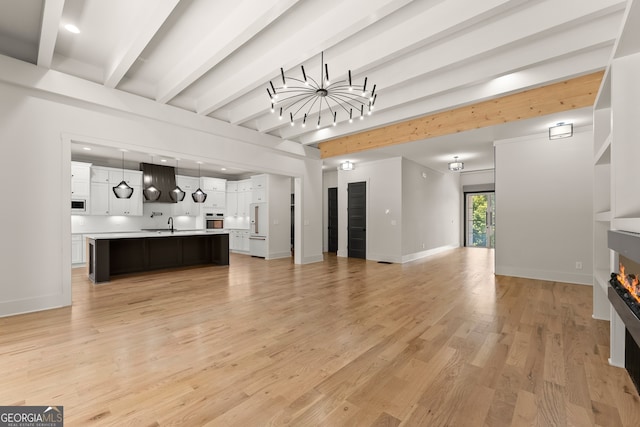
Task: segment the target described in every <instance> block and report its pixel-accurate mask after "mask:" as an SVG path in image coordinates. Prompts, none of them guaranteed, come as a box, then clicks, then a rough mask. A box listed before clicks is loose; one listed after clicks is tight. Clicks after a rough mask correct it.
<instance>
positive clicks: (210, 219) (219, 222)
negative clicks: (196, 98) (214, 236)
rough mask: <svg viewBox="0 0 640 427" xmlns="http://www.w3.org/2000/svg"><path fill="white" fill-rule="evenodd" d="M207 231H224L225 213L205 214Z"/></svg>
mask: <svg viewBox="0 0 640 427" xmlns="http://www.w3.org/2000/svg"><path fill="white" fill-rule="evenodd" d="M204 228H205V230H222V229H223V228H224V214H223V213H206V214H204Z"/></svg>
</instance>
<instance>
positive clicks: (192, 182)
mask: <svg viewBox="0 0 640 427" xmlns="http://www.w3.org/2000/svg"><path fill="white" fill-rule="evenodd" d="M176 185H178V187H180V189H181V190H182V191H184V192H185V193H186V194H185V195H184V200H182V201H181V202H178V203H175V204H174V205H173V215H174V216H181V215H185V216H198V215H199V214H200V203H196V202H194V201H193V197H191V194H193V193H194V192H195V191H196V190H197V189H198V187H199V186H200V179H199V178H194V177H191V176H181V175H176Z"/></svg>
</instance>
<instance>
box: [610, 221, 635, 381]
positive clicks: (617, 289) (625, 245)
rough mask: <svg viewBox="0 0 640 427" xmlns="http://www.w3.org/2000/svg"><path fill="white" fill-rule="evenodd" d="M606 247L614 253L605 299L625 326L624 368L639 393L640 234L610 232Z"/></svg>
mask: <svg viewBox="0 0 640 427" xmlns="http://www.w3.org/2000/svg"><path fill="white" fill-rule="evenodd" d="M608 242H609V245H608V246H609V248H610V249H612V250H613V251H615V252H616V253H617V258H618V272H614V273H612V274H611V280H610V281H609V288H608V291H607V296H608V298H609V301H610V302H611V306H612V307H613V309H614V310H615V311H616V313H617V314H618V316H619V317H620V319H621V320H622V322H623V323H624V327H625V333H624V359H625V360H624V367H625V369H626V370H627V372H628V373H629V376H630V377H631V380H632V381H633V383H634V384H635V386H636V389H637V390H638V392H639V393H640V346H639V343H640V283H639V282H640V281H639V280H638V278H639V275H640V234H639V233H630V232H624V231H615V230H610V231H609V232H608Z"/></svg>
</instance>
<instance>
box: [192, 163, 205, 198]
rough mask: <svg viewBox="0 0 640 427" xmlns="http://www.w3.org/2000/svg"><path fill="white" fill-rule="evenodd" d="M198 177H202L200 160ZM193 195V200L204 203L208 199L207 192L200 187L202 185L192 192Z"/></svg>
mask: <svg viewBox="0 0 640 427" xmlns="http://www.w3.org/2000/svg"><path fill="white" fill-rule="evenodd" d="M198 178H201V176H200V162H198ZM191 197H192V198H193V201H194V202H196V203H204V201H205V200H207V193H205V192H204V191H202V190H201V189H200V187H198V189H197V190H196V191H195V192H193V193H192V194H191Z"/></svg>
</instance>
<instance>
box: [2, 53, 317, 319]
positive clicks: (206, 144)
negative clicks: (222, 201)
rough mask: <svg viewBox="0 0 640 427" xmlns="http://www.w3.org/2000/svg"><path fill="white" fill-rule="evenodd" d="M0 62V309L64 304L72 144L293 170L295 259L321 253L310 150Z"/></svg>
mask: <svg viewBox="0 0 640 427" xmlns="http://www.w3.org/2000/svg"><path fill="white" fill-rule="evenodd" d="M0 59H1V61H0V62H1V63H2V67H0V92H1V93H2V96H1V97H0V117H2V119H0V141H2V144H3V156H2V160H1V161H0V162H1V164H0V166H1V167H0V178H1V179H2V181H3V182H12V183H18V185H14V186H9V187H8V188H7V189H6V191H5V194H4V199H3V200H5V205H4V208H3V209H0V212H2V213H1V214H0V215H1V217H0V221H1V223H2V224H3V225H5V227H4V230H3V239H2V241H1V242H0V271H2V276H3V277H2V281H1V283H0V316H6V315H11V314H17V313H22V312H29V311H36V310H43V309H48V308H54V307H60V306H65V305H69V304H71V274H70V270H71V211H70V207H69V205H70V180H71V176H70V166H71V154H70V144H71V141H78V142H88V143H98V144H102V145H106V146H110V147H122V148H128V149H132V150H136V151H143V152H145V151H146V152H154V153H158V154H159V155H167V156H173V157H180V158H185V159H191V160H201V161H203V162H205V163H209V162H210V163H221V162H226V163H228V164H230V165H233V164H235V165H238V166H240V167H243V168H246V169H249V170H261V171H264V172H267V173H276V174H281V175H287V176H293V177H296V179H297V180H298V182H299V184H300V185H299V186H298V187H297V189H298V191H300V193H301V195H300V196H298V195H297V196H298V199H299V200H300V205H298V206H297V209H298V213H299V215H301V218H302V219H303V220H304V223H305V227H304V228H302V229H301V231H300V234H299V235H298V236H297V237H298V238H299V239H300V242H301V244H300V245H299V246H298V250H297V251H296V259H295V260H296V262H299V263H306V262H315V261H321V260H322V216H321V210H322V198H321V195H320V192H321V190H322V161H321V160H320V158H319V154H317V153H316V152H315V151H314V150H311V149H309V148H304V149H303V150H302V151H299V152H296V153H290V152H289V151H291V150H289V149H288V148H287V147H289V145H288V144H287V143H286V141H282V142H281V144H274V143H273V142H272V140H271V139H272V137H268V136H262V135H259V134H258V133H256V132H253V133H252V132H247V131H246V130H243V129H240V128H238V129H237V130H236V129H229V130H228V131H225V132H223V133H224V135H221V134H218V133H216V132H217V131H218V129H219V128H224V129H226V128H225V127H224V125H223V124H221V123H219V122H217V121H215V120H213V119H208V118H202V117H200V118H198V117H194V115H190V114H185V112H183V111H180V110H179V109H176V108H173V107H170V106H166V105H161V106H160V105H157V104H155V103H154V102H153V101H149V100H144V99H142V98H139V97H136V96H134V95H130V94H124V93H122V92H119V91H116V90H112V89H108V88H104V87H100V86H99V85H95V84H92V83H89V82H84V81H81V80H80V79H74V78H72V77H69V76H64V75H61V74H60V73H56V72H53V71H50V70H44V69H41V68H38V67H35V66H32V65H30V64H26V63H22V62H20V61H10V60H8V59H6V58H0ZM7 82H9V83H7ZM31 85H37V86H38V89H37V90H36V89H31V88H30V86H31ZM64 93H68V96H63V94H64ZM97 100H99V101H100V102H103V101H104V103H105V104H106V105H110V107H103V106H99V105H96V104H95V103H94V101H97ZM130 110H135V111H130ZM153 116H157V117H158V119H155V118H153ZM165 119H167V120H169V121H172V123H169V122H168V121H167V120H165ZM173 122H175V123H173ZM180 123H182V124H180ZM210 123H212V125H210ZM233 128H235V127H233ZM251 135H253V137H254V138H255V140H251V139H249V137H250V136H251ZM263 139H264V140H265V141H264V142H265V144H264V146H263V145H261V143H262V142H263ZM278 145H282V146H283V149H279V148H277V147H275V146H278ZM281 148H282V147H281ZM316 151H317V150H316ZM25 171H28V173H26V172H25ZM27 189H28V191H27ZM302 195H304V196H305V197H302ZM7 206H10V207H12V209H7ZM8 224H9V225H10V226H8V227H7V226H6V225H8Z"/></svg>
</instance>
